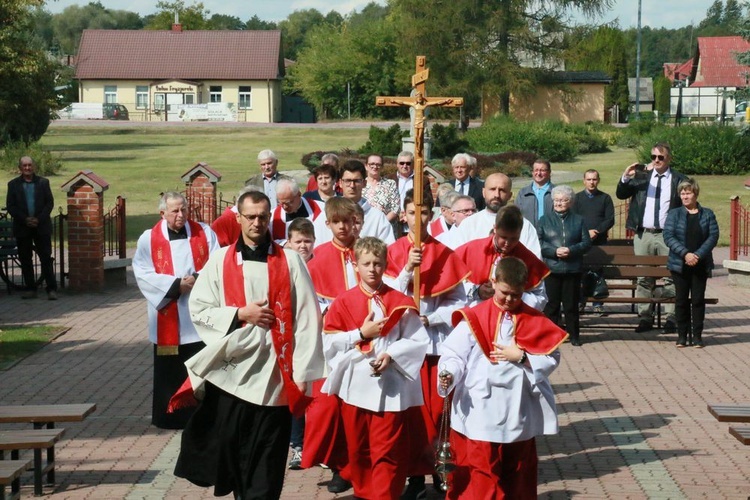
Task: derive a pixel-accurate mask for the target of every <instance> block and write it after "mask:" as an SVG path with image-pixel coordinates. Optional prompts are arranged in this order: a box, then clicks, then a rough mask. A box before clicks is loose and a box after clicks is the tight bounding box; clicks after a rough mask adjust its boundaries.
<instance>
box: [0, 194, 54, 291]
mask: <svg viewBox="0 0 750 500" xmlns="http://www.w3.org/2000/svg"><path fill="white" fill-rule="evenodd" d="M67 217H68V216H67V214H64V213H63V212H62V208H60V212H59V214H58V215H56V216H54V217H52V237H51V239H52V265H53V266H54V270H55V276H56V277H57V278H56V279H57V281H58V287H59V288H65V282H66V280H67V279H68V267H67V262H66V259H65V257H66V251H65V242H66V241H67V238H66V236H65V224H66V221H67ZM0 223H3V224H2V225H3V227H4V228H6V229H7V231H4V232H3V235H2V238H3V252H2V255H0V279H2V281H4V282H5V285H6V288H7V289H8V291H11V290H20V289H22V288H24V283H23V275H22V273H21V262H20V260H19V259H18V248H17V247H16V244H15V239H13V237H12V234H11V232H10V223H11V217H10V215H9V214H8V213H7V212H5V211H0ZM33 256H34V257H33V262H34V279H35V281H36V283H37V285H41V283H40V281H41V280H42V278H41V272H40V269H41V265H40V263H39V258H38V257H37V255H36V252H34V254H33Z"/></svg>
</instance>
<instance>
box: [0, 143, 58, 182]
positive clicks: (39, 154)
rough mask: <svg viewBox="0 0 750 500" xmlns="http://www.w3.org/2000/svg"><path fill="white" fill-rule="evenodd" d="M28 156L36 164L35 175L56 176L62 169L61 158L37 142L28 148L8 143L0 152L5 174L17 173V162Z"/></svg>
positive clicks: (20, 144) (24, 145)
mask: <svg viewBox="0 0 750 500" xmlns="http://www.w3.org/2000/svg"><path fill="white" fill-rule="evenodd" d="M22 156H30V157H31V158H32V159H33V160H34V162H35V163H36V173H37V174H39V175H41V176H49V175H57V173H58V172H59V171H60V170H61V169H62V166H63V162H62V156H60V155H59V154H55V153H53V152H51V151H47V150H45V149H43V148H42V146H41V145H40V144H39V143H38V142H32V143H31V144H29V145H28V146H27V145H26V144H24V143H23V142H10V143H7V144H5V146H4V147H3V148H2V150H0V162H2V168H3V170H5V171H6V172H11V173H14V174H15V173H18V160H19V159H20V158H21V157H22Z"/></svg>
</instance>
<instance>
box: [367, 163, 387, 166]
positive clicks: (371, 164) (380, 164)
mask: <svg viewBox="0 0 750 500" xmlns="http://www.w3.org/2000/svg"><path fill="white" fill-rule="evenodd" d="M368 165H370V166H371V167H382V166H383V164H382V163H368Z"/></svg>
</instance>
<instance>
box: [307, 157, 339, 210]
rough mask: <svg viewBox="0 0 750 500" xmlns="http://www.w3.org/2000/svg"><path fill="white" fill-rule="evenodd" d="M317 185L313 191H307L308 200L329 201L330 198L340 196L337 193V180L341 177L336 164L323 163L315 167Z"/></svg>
mask: <svg viewBox="0 0 750 500" xmlns="http://www.w3.org/2000/svg"><path fill="white" fill-rule="evenodd" d="M314 176H315V181H316V184H317V187H316V188H315V189H314V190H312V191H307V192H306V193H305V194H303V195H302V196H304V197H305V198H307V199H308V200H315V201H322V202H326V201H328V198H331V197H333V196H338V194H337V193H336V182H337V181H338V179H339V171H338V168H336V166H335V165H332V164H330V163H322V164H321V165H320V166H318V167H316V168H315V172H314Z"/></svg>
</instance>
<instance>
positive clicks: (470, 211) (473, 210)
mask: <svg viewBox="0 0 750 500" xmlns="http://www.w3.org/2000/svg"><path fill="white" fill-rule="evenodd" d="M451 211H452V212H453V213H457V214H461V215H469V214H475V213H477V209H476V208H464V209H463V210H451Z"/></svg>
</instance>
